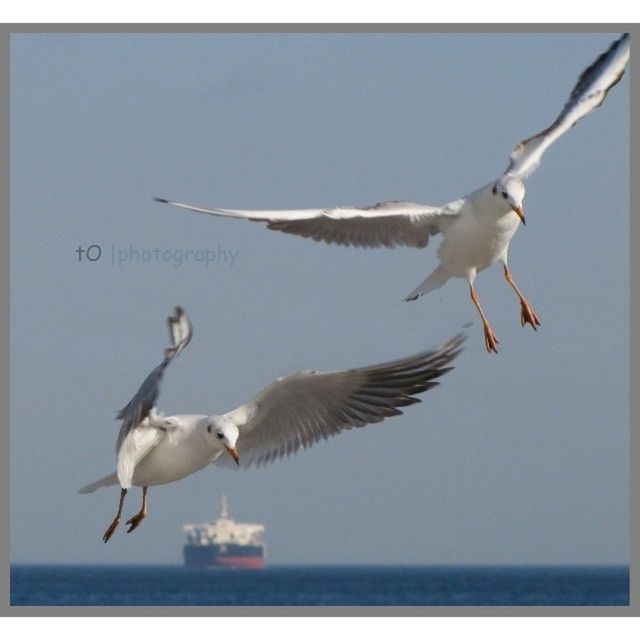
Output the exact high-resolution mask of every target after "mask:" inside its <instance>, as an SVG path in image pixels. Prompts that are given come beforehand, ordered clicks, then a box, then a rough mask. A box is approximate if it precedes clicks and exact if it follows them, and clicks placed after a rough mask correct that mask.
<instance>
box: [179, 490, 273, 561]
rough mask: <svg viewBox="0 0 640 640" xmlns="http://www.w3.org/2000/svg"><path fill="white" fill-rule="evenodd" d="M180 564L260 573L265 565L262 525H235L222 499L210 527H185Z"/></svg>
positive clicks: (196, 525)
mask: <svg viewBox="0 0 640 640" xmlns="http://www.w3.org/2000/svg"><path fill="white" fill-rule="evenodd" d="M182 529H183V531H184V532H185V533H186V535H187V542H186V544H185V545H184V548H183V551H184V564H185V566H187V567H189V568H196V569H201V568H206V567H243V568H248V569H262V568H264V566H265V561H266V546H265V544H264V539H263V534H264V525H262V524H245V523H240V522H235V521H234V520H232V519H231V518H230V517H229V503H228V502H227V499H226V497H225V496H222V501H221V508H220V517H219V518H218V519H217V520H216V521H215V523H213V524H208V523H204V524H185V525H184V526H183V528H182Z"/></svg>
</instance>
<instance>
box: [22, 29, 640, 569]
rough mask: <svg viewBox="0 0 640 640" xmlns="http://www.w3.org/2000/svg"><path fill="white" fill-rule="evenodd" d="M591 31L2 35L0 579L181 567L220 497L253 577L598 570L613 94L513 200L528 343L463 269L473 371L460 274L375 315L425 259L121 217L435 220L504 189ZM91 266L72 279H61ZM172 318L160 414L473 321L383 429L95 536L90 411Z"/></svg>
mask: <svg viewBox="0 0 640 640" xmlns="http://www.w3.org/2000/svg"><path fill="white" fill-rule="evenodd" d="M615 37H616V35H615V34H569V35H563V34H553V35H551V34H549V35H545V34H537V35H499V34H491V35H455V34H452V35H447V34H439V35H434V34H424V35H349V34H344V35H332V34H328V35H309V34H306V35H297V34H273V35H267V34H264V35H261V34H258V35H242V34H238V35H215V34H211V35H85V36H82V35H14V36H13V39H12V49H11V65H12V67H11V71H12V104H11V109H12V110H11V125H12V129H11V144H12V148H11V151H12V157H11V161H12V175H11V204H12V210H11V215H12V228H11V234H12V237H11V241H12V265H11V266H12V292H11V296H12V297H11V321H12V325H11V326H12V345H11V347H12V354H11V355H12V365H11V366H12V407H11V417H12V422H11V460H12V469H11V481H12V484H11V493H12V538H11V546H12V560H13V561H14V562H63V563H84V562H91V563H94V562H95V563H101V562H108V563H128V562H137V563H179V562H181V545H182V543H183V534H182V531H181V527H182V524H183V523H186V522H198V521H203V520H210V519H212V518H214V517H215V516H216V515H217V511H218V504H219V500H220V496H221V494H222V493H225V494H226V495H227V497H228V498H229V501H230V504H231V513H232V515H233V516H234V517H236V519H238V520H242V521H249V522H263V523H264V524H265V525H266V540H267V543H268V550H269V558H270V561H271V562H272V563H273V564H283V563H336V564H337V563H420V564H423V563H591V562H598V563H600V562H603V563H606V562H626V561H627V560H628V499H629V493H628V473H629V468H628V456H629V451H628V436H629V428H628V426H629V424H628V423H629V414H628V394H629V381H628V368H629V350H628V334H629V324H628V302H629V292H628V287H629V279H628V260H629V250H628V237H629V236H628V225H629V199H628V194H629V167H628V157H629V143H628V140H629V127H628V125H629V112H628V107H629V91H628V76H625V78H624V79H623V81H622V82H621V83H620V84H619V85H617V86H616V87H615V88H614V89H613V90H612V91H611V93H610V95H609V97H608V98H607V101H606V102H605V104H604V105H603V106H602V108H600V109H598V110H597V111H596V112H595V113H593V114H592V115H591V116H589V117H588V118H587V119H585V120H583V121H582V122H580V123H579V124H578V125H577V126H576V127H575V128H574V129H572V130H571V131H570V132H569V133H568V134H567V135H566V136H564V137H563V138H562V139H561V140H560V141H559V142H558V143H557V144H555V145H554V146H553V147H552V148H551V149H550V150H549V152H548V153H547V154H546V155H545V157H544V159H543V162H542V164H541V166H540V168H539V169H538V171H537V172H536V173H535V174H533V175H532V176H531V178H530V179H529V180H528V182H527V187H528V193H527V196H526V199H525V207H526V211H527V226H526V227H525V228H522V229H520V230H519V231H518V233H517V234H516V236H515V239H514V241H513V242H512V245H511V252H510V266H511V269H512V272H513V274H514V277H515V278H516V280H517V282H518V283H519V285H520V286H521V288H522V289H523V291H524V292H525V294H526V295H527V296H528V297H529V299H530V301H531V303H532V305H533V307H534V309H535V310H536V313H537V314H538V316H539V317H540V320H541V323H542V326H541V327H540V329H539V331H538V332H537V333H534V332H533V331H532V330H531V329H530V327H526V328H524V329H523V328H521V327H520V325H519V306H518V303H517V300H516V298H515V296H514V295H513V292H512V291H511V289H510V288H509V286H508V285H507V284H506V283H505V282H504V279H503V277H502V273H501V270H500V268H498V267H494V268H493V269H491V270H488V271H485V272H483V273H482V274H481V275H480V276H479V278H478V281H477V286H478V290H479V293H480V296H481V299H482V302H483V305H484V307H485V310H486V312H487V314H488V315H489V318H490V320H491V321H492V324H493V327H494V329H495V331H496V333H497V335H498V337H499V339H500V353H499V354H498V355H497V356H495V355H492V356H490V355H488V354H487V353H486V352H485V349H484V344H483V340H482V335H481V327H480V326H479V322H478V321H477V318H476V313H475V310H474V308H473V306H472V304H471V302H470V300H469V297H468V291H467V287H466V284H465V283H464V282H463V281H461V280H457V281H451V282H449V283H448V284H447V285H446V286H445V287H444V288H443V289H441V290H439V291H437V292H435V293H433V294H430V296H427V297H425V298H422V299H421V300H419V301H418V302H414V303H411V304H407V303H403V302H402V299H403V297H404V296H405V295H406V294H407V293H408V292H409V291H411V289H413V288H414V287H415V286H416V285H417V284H418V283H419V282H420V281H421V280H422V279H423V278H424V277H425V276H426V275H427V274H428V273H429V272H430V271H431V269H432V268H433V267H434V266H435V264H436V259H435V249H436V247H437V245H438V241H437V239H436V242H432V243H431V246H430V247H429V248H428V249H427V250H424V251H419V250H412V249H395V250H369V251H367V250H358V249H351V248H342V247H333V246H328V245H325V244H317V243H314V242H311V241H309V240H306V239H302V238H297V237H293V236H287V235H284V234H279V233H275V232H271V231H267V230H266V229H265V228H264V227H263V226H261V225H257V224H248V223H244V222H239V221H234V220H218V219H212V218H209V217H205V216H201V217H200V216H197V215H196V214H189V213H186V212H181V211H178V210H172V209H170V208H168V207H164V206H161V205H159V204H156V203H154V202H153V201H152V200H151V197H152V196H153V195H158V196H162V197H169V198H175V199H178V200H182V201H188V202H193V203H200V204H203V205H215V206H221V207H237V208H250V207H254V208H278V207H282V208H293V207H305V206H308V207H313V206H330V205H340V204H361V205H366V204H372V203H374V202H377V201H380V200H388V199H407V200H415V201H418V202H425V203H430V204H440V203H444V202H447V201H449V200H452V199H454V198H457V197H459V196H462V195H464V194H465V193H468V192H469V191H471V190H473V189H475V188H476V187H478V186H480V185H482V184H484V183H486V182H488V181H489V180H491V179H493V178H494V177H495V176H497V175H498V174H499V173H500V172H501V171H503V170H504V168H505V167H506V164H507V158H508V154H509V152H510V150H511V148H512V147H513V146H514V145H515V143H517V142H518V141H519V140H521V139H522V138H524V137H526V136H528V135H530V134H532V133H535V132H537V131H539V130H540V129H542V128H544V127H545V126H547V125H548V124H550V122H551V121H552V120H553V119H554V118H555V117H556V115H557V114H558V112H559V109H560V108H561V106H562V104H563V103H564V101H565V99H566V98H567V96H568V93H569V91H570V89H571V88H572V86H573V84H574V82H575V80H576V78H577V76H578V74H579V73H580V71H582V69H583V68H584V67H585V66H586V65H588V64H590V63H591V62H592V61H593V60H594V59H595V57H596V56H597V55H598V54H599V53H601V52H602V51H603V50H604V49H605V48H606V47H607V46H608V45H609V43H610V42H611V41H612V40H613V39H614V38H615ZM91 245H98V246H99V247H101V249H102V255H101V257H100V259H99V260H97V261H95V262H89V261H88V260H87V259H86V256H85V259H83V260H82V261H79V260H78V254H77V253H76V249H77V248H78V247H83V248H87V247H89V246H91ZM156 248H157V251H156ZM198 250H200V251H204V252H206V251H210V252H211V253H210V256H211V255H214V256H215V259H213V258H210V259H212V260H213V262H211V263H210V264H209V265H208V266H207V265H206V264H205V263H203V262H197V261H196V260H195V256H196V254H195V252H196V251H198ZM136 251H137V252H138V254H136V253H135V252H136ZM144 251H147V253H143V252H144ZM187 251H192V252H193V253H192V254H189V255H191V256H193V257H192V258H191V259H188V260H186V261H183V263H182V265H181V266H176V265H177V264H178V262H179V261H180V258H181V257H182V258H183V260H184V259H185V257H186V256H187V253H186V252H187ZM136 255H137V256H138V257H137V261H136ZM95 256H96V249H94V250H93V253H92V257H95ZM112 256H113V260H112ZM168 256H171V260H165V258H166V257H168ZM225 257H226V260H225ZM125 258H126V262H123V260H125ZM145 258H148V259H147V260H146V261H145ZM232 260H233V263H232ZM119 262H120V264H119ZM177 304H180V305H182V306H184V308H185V309H186V310H187V312H188V313H189V315H190V317H191V320H192V322H193V325H194V330H195V334H194V338H193V340H192V342H191V345H190V346H189V348H188V350H187V351H185V352H184V353H183V354H182V355H181V356H180V358H179V359H178V360H176V362H175V363H174V364H173V365H172V367H171V368H170V370H169V371H168V373H167V375H166V378H165V381H164V384H163V388H162V394H161V397H160V402H159V405H160V408H161V409H162V410H164V411H166V412H167V413H189V412H193V413H221V412H224V411H227V410H230V409H232V408H234V407H236V406H238V405H239V404H241V403H243V402H244V401H246V400H247V399H249V398H250V397H251V396H252V395H253V394H254V393H255V392H257V391H258V390H259V389H261V388H262V387H263V386H265V385H266V384H268V383H269V382H270V381H271V380H272V379H273V378H275V377H276V376H280V375H284V374H286V373H291V372H293V371H296V370H299V369H309V368H316V369H325V370H331V369H337V368H345V367H352V366H358V365H365V364H372V363H377V362H382V361H386V360H389V359H393V358H396V357H400V356H403V355H408V354H410V353H413V352H416V351H419V350H421V349H423V348H425V347H427V346H431V345H434V344H436V343H438V342H440V341H442V340H444V339H447V338H449V337H450V336H451V335H453V334H454V333H456V332H458V331H459V330H460V328H461V327H462V325H463V324H464V323H466V322H469V321H472V322H473V323H474V325H473V327H471V329H470V340H469V344H468V349H467V350H466V352H465V353H464V354H463V356H461V357H460V358H459V360H458V363H457V368H456V370H455V371H454V372H452V373H451V374H450V375H449V376H447V377H446V378H445V379H444V381H443V384H442V385H441V386H440V387H438V388H437V389H435V390H433V391H431V392H428V393H427V394H424V395H423V403H422V404H419V405H416V406H413V407H409V408H408V409H407V410H406V414H405V415H404V416H401V417H399V418H395V419H393V420H389V421H386V422H384V423H382V424H379V425H372V426H370V427H367V428H366V429H360V430H354V431H351V432H349V433H346V434H343V435H341V436H339V437H337V438H334V439H333V440H332V441H329V442H323V443H321V444H319V445H317V446H316V447H314V448H312V449H311V450H309V451H306V452H302V453H300V454H299V455H297V456H296V457H294V458H290V459H288V460H285V461H281V462H278V463H275V464H273V465H271V466H267V467H263V468H259V469H249V470H228V469H217V468H215V466H212V467H209V468H207V469H205V470H203V471H201V472H199V473H198V474H195V475H193V476H191V477H190V478H188V479H186V480H183V481H181V482H180V483H176V484H173V485H168V486H165V487H155V488H152V490H151V492H150V515H149V518H148V519H147V521H145V522H144V523H143V525H142V526H141V527H140V528H139V529H138V530H137V531H136V532H135V533H133V534H131V535H125V533H124V531H119V532H118V533H117V534H116V535H115V536H114V537H113V539H112V540H111V541H110V542H109V544H108V545H104V544H103V543H102V542H101V535H102V533H103V531H104V529H105V528H106V526H107V525H108V524H109V522H110V521H111V519H112V518H113V515H114V513H115V508H116V503H117V494H118V490H117V488H115V487H112V488H110V489H103V490H101V491H100V492H98V493H95V494H92V495H88V496H86V495H78V494H77V493H76V491H77V489H78V488H79V487H80V486H82V485H84V484H86V483H87V482H89V481H91V480H94V479H95V478H97V477H99V476H101V475H104V474H105V473H107V472H109V471H111V470H113V468H114V463H115V452H114V446H115V440H116V436H117V432H118V428H119V423H118V422H116V421H115V419H114V417H115V413H116V411H117V410H118V409H120V407H121V406H122V405H124V404H125V403H126V402H127V401H128V399H129V398H130V397H131V395H132V394H133V393H134V392H135V390H136V389H137V387H138V385H139V384H140V382H141V381H142V379H143V378H144V377H145V376H146V375H147V373H148V372H149V371H150V370H151V368H152V367H153V366H155V365H156V364H157V363H158V362H159V360H160V358H161V354H162V349H163V348H164V347H165V346H166V344H167V330H166V326H165V318H166V316H167V315H168V313H169V312H171V310H172V308H173V306H174V305H177ZM138 503H139V491H132V492H131V493H130V496H129V501H128V505H127V509H126V513H127V514H128V515H132V514H133V513H135V511H137V509H138V506H139V504H138ZM128 515H127V517H128Z"/></svg>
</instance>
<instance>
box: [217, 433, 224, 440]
mask: <svg viewBox="0 0 640 640" xmlns="http://www.w3.org/2000/svg"><path fill="white" fill-rule="evenodd" d="M216 438H218V440H222V438H224V435H223V434H221V433H216Z"/></svg>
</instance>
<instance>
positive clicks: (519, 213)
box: [513, 207, 526, 224]
mask: <svg viewBox="0 0 640 640" xmlns="http://www.w3.org/2000/svg"><path fill="white" fill-rule="evenodd" d="M513 211H514V212H515V213H516V215H517V216H518V218H520V220H522V224H526V222H525V221H524V211H523V209H522V207H513Z"/></svg>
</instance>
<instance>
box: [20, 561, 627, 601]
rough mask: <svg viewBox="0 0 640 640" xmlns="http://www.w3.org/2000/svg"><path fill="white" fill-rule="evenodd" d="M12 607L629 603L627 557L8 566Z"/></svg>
mask: <svg viewBox="0 0 640 640" xmlns="http://www.w3.org/2000/svg"><path fill="white" fill-rule="evenodd" d="M10 603H11V606H62V607H64V606H628V605H629V567H628V566H626V565H580V566H564V565H560V566H553V565H544V566H543V565H527V566H525V565H522V566H515V565H514V566H511V565H502V566H482V565H469V566H464V565H440V566H435V565H433V566H375V565H352V566H347V565H344V566H323V565H308V566H289V565H280V566H269V567H267V568H265V569H257V570H252V569H186V568H185V567H183V566H181V565H117V566H111V565H71V566H70V565H29V564H15V565H12V567H11V596H10Z"/></svg>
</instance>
